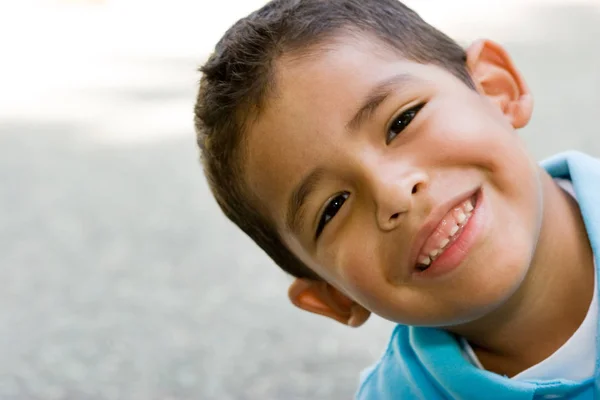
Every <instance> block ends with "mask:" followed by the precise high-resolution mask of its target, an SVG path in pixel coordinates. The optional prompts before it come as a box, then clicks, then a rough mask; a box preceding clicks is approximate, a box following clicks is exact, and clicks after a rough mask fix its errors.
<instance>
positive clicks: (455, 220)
mask: <svg viewBox="0 0 600 400" xmlns="http://www.w3.org/2000/svg"><path fill="white" fill-rule="evenodd" d="M202 72H203V77H202V80H201V84H200V91H199V95H198V101H197V105H196V110H195V112H196V126H197V131H198V143H199V145H200V148H201V151H202V160H203V163H204V167H205V172H206V175H207V177H208V180H209V184H210V186H211V189H212V191H213V193H214V195H215V198H216V200H217V202H218V204H219V205H220V207H221V208H222V210H223V211H224V213H225V214H226V215H227V217H228V218H230V219H231V220H232V221H233V222H234V223H236V224H237V225H238V226H239V227H240V228H241V229H242V230H243V231H244V232H245V233H247V234H248V235H249V236H250V237H251V238H252V239H253V240H254V241H255V242H256V243H257V244H258V245H259V246H260V247H261V248H262V249H263V250H265V251H266V252H267V253H268V254H269V255H270V256H271V258H272V259H273V260H274V261H275V262H276V263H277V265H279V266H280V267H281V268H282V269H284V270H285V271H287V272H288V273H290V274H291V275H293V276H294V278H295V280H294V282H293V283H292V285H291V287H290V290H289V296H290V299H291V300H292V302H293V303H294V304H295V305H297V306H298V307H300V308H302V309H305V310H308V311H311V312H314V313H317V314H322V315H325V316H329V317H331V318H333V319H336V320H338V321H340V322H343V323H348V324H350V325H353V326H357V325H360V324H362V323H363V322H364V321H365V320H366V319H367V318H368V316H369V314H370V312H375V313H377V314H379V315H381V316H383V317H384V318H388V319H390V320H393V321H396V322H400V323H406V324H413V325H426V326H447V325H455V324H460V323H465V322H468V321H471V320H474V319H477V318H480V317H482V316H483V315H485V314H486V313H489V312H490V311H491V310H493V309H494V308H497V307H499V306H500V305H501V304H502V303H503V302H505V301H507V299H508V298H510V297H511V296H512V295H513V294H514V293H515V292H516V290H517V289H518V287H519V285H520V284H521V283H522V281H523V280H524V277H525V275H526V274H527V269H528V266H529V265H530V262H531V258H532V257H533V253H534V251H535V246H536V238H537V236H538V234H539V229H540V225H541V208H542V205H541V200H540V190H541V189H540V185H539V182H538V169H537V167H536V165H535V163H534V162H533V160H532V159H531V158H530V157H529V156H528V154H527V153H526V151H525V149H524V147H523V145H522V143H521V142H520V140H519V138H518V137H517V135H516V134H515V129H517V128H520V127H522V126H524V125H525V124H527V122H528V120H529V118H530V115H531V111H532V100H531V96H530V94H529V91H528V89H527V87H526V85H525V83H524V81H523V79H522V78H521V76H520V74H519V73H518V71H517V70H516V68H515V67H514V65H513V63H512V61H511V60H510V58H509V56H508V55H507V53H506V52H505V51H504V50H503V49H502V48H501V47H500V46H499V45H496V44H494V43H492V42H490V41H478V42H476V43H474V44H473V45H471V46H470V47H469V48H468V49H467V50H464V49H462V48H461V47H460V46H459V45H457V44H456V43H455V42H454V41H452V40H451V39H449V38H448V37H447V36H445V35H444V34H442V33H441V32H439V31H437V30H436V29H434V28H433V27H431V26H430V25H428V24H426V23H425V22H424V21H423V20H421V19H420V18H419V17H418V16H417V15H416V14H415V13H414V12H412V11H411V10H409V9H408V8H406V7H405V6H403V5H402V4H401V3H400V2H398V1H396V0H367V1H365V0H332V1H323V0H303V1H302V0H276V1H273V2H270V3H269V4H267V5H266V6H265V7H263V8H262V9H261V10H258V11H257V12H255V13H253V14H252V15H250V16H249V17H247V18H245V19H242V20H241V21H239V22H238V23H237V24H235V25H234V26H233V27H232V28H231V29H230V30H229V31H228V32H227V33H226V34H225V36H224V37H223V38H222V39H221V41H220V42H219V43H218V45H217V47H216V50H215V53H214V54H213V55H212V56H211V57H210V59H209V60H208V62H207V63H206V65H205V66H204V67H203V68H202ZM471 208H473V210H471ZM454 225H456V228H453V226H454ZM457 229H458V230H457ZM507 249H510V251H507Z"/></svg>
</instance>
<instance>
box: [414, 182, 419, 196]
mask: <svg viewBox="0 0 600 400" xmlns="http://www.w3.org/2000/svg"><path fill="white" fill-rule="evenodd" d="M418 191H419V184H416V185H415V186H413V188H412V194H415V193H417V192H418Z"/></svg>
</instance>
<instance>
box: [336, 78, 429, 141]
mask: <svg viewBox="0 0 600 400" xmlns="http://www.w3.org/2000/svg"><path fill="white" fill-rule="evenodd" d="M416 81H417V78H416V77H415V76H414V75H410V74H407V73H400V74H397V75H394V76H392V77H390V78H388V79H385V80H383V81H381V82H379V83H378V84H377V85H375V86H374V87H373V88H372V89H371V90H370V91H369V93H368V94H367V96H366V97H365V101H364V102H363V103H362V106H361V107H360V108H359V109H358V111H357V112H356V113H355V114H354V117H352V119H351V120H350V121H349V122H348V123H347V124H346V130H348V131H350V132H353V131H357V130H358V129H360V127H361V126H362V124H364V123H365V121H367V120H368V119H370V118H371V117H372V116H373V114H375V111H377V108H378V107H379V106H380V105H381V104H382V103H383V102H384V101H385V100H386V99H387V98H388V97H389V96H390V95H391V94H392V93H393V92H394V90H396V89H397V87H398V86H399V85H401V84H402V85H407V84H410V83H414V82H416Z"/></svg>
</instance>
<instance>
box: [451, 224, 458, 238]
mask: <svg viewBox="0 0 600 400" xmlns="http://www.w3.org/2000/svg"><path fill="white" fill-rule="evenodd" d="M458 229H459V228H458V225H454V226H453V227H452V229H450V236H454V235H456V232H458Z"/></svg>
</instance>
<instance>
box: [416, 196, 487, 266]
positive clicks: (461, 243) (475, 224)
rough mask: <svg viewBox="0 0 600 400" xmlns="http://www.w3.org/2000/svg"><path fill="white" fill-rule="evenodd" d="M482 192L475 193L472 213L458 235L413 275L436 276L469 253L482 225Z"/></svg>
mask: <svg viewBox="0 0 600 400" xmlns="http://www.w3.org/2000/svg"><path fill="white" fill-rule="evenodd" d="M483 200H484V197H483V192H482V191H481V190H479V192H478V193H477V201H476V203H475V207H474V209H473V214H472V215H471V218H469V221H467V224H466V225H465V226H464V227H463V229H462V232H461V233H460V234H459V236H458V237H457V238H456V240H454V242H452V244H450V246H449V247H448V248H446V250H444V252H443V253H442V254H441V255H440V256H439V257H438V258H436V259H435V260H434V261H433V262H432V263H431V265H430V266H429V268H427V269H426V270H425V271H419V270H416V271H415V275H416V276H418V277H421V278H437V277H440V276H442V275H446V274H448V273H450V272H452V271H454V270H455V269H457V268H458V267H459V266H460V265H461V264H462V263H463V262H464V261H465V259H466V258H467V256H468V255H469V251H470V250H471V248H472V247H473V246H474V245H475V243H476V241H477V237H478V236H479V233H480V232H481V230H482V228H483V225H484V215H485V204H484V202H483Z"/></svg>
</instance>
